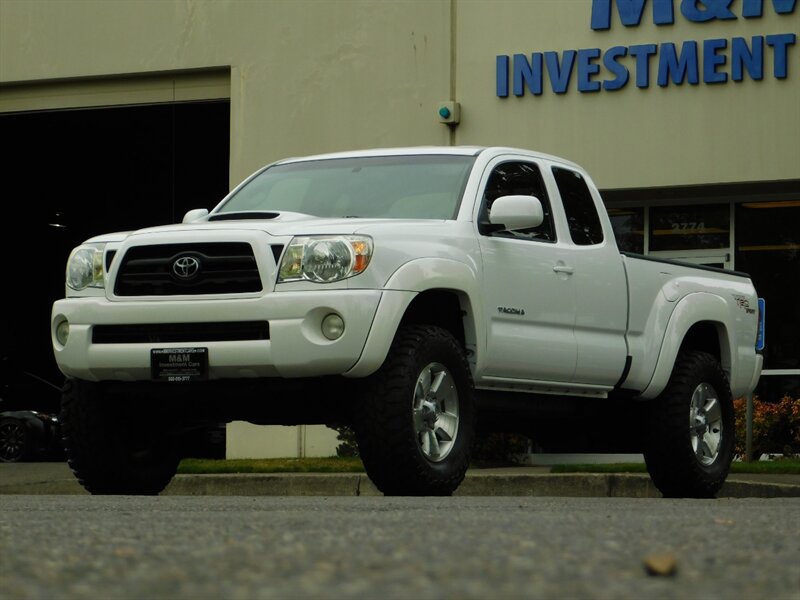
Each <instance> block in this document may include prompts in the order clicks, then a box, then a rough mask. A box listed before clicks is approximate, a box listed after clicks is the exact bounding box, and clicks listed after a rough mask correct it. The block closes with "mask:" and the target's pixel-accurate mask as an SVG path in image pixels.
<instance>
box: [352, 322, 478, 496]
mask: <svg viewBox="0 0 800 600" xmlns="http://www.w3.org/2000/svg"><path fill="white" fill-rule="evenodd" d="M355 429H356V437H357V439H358V447H359V452H360V454H361V458H362V460H363V461H364V466H365V468H366V470H367V474H368V475H369V477H370V479H371V480H372V482H373V483H374V484H375V485H376V487H377V488H378V489H379V490H380V491H382V492H383V493H384V494H386V495H407V496H449V495H450V494H452V493H453V492H454V491H455V490H456V488H458V486H459V485H460V484H461V482H462V481H463V479H464V474H465V473H466V470H467V467H468V466H469V459H470V454H471V452H472V446H473V443H474V436H475V433H474V432H475V400H474V393H473V388H472V377H471V374H470V371H469V366H468V364H467V360H466V358H465V355H464V350H463V348H462V347H461V345H460V344H459V343H458V342H457V341H456V340H455V338H454V337H453V336H452V335H451V334H450V333H449V332H448V331H446V330H444V329H442V328H440V327H435V326H429V325H412V326H404V327H401V328H400V330H399V331H398V333H397V335H396V337H395V340H394V342H393V344H392V348H391V349H390V351H389V355H388V357H387V358H386V361H385V362H384V364H383V366H382V367H381V368H380V370H379V371H378V372H377V373H375V375H373V376H372V377H371V378H370V380H369V381H368V382H367V385H366V386H365V391H364V393H363V394H362V395H361V397H360V399H359V401H358V404H357V409H356V415H355Z"/></svg>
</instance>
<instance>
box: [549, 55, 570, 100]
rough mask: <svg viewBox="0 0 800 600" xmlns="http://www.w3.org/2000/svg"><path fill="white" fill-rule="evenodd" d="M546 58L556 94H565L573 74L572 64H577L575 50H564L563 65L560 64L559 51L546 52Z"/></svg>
mask: <svg viewBox="0 0 800 600" xmlns="http://www.w3.org/2000/svg"><path fill="white" fill-rule="evenodd" d="M544 60H545V62H546V63H547V74H548V75H549V76H550V85H551V86H552V88H553V91H554V92H555V93H556V94H564V93H565V92H566V91H567V87H568V86H569V78H570V77H571V76H572V66H573V65H574V64H575V50H564V58H563V60H562V62H561V65H559V64H558V52H545V53H544Z"/></svg>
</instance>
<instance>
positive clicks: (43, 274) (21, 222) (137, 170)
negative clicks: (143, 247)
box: [0, 100, 230, 412]
mask: <svg viewBox="0 0 800 600" xmlns="http://www.w3.org/2000/svg"><path fill="white" fill-rule="evenodd" d="M229 115H230V102H229V101H228V100H224V101H206V102H191V103H175V104H157V105H144V106H125V107H113V108H97V109H81V110H61V111H47V112H29V113H6V114H0V135H1V136H2V137H0V139H2V142H3V146H4V148H5V152H4V155H5V158H4V165H3V167H4V169H3V171H4V176H3V178H2V205H3V206H2V218H0V248H2V252H3V257H4V263H5V265H6V266H5V272H4V274H3V284H2V296H3V301H4V305H5V306H6V315H5V318H4V319H3V321H4V323H3V325H2V338H1V339H2V346H1V347H0V360H2V363H0V368H1V369H2V371H1V372H0V398H2V400H3V406H0V410H8V409H11V408H15V409H17V408H18V409H26V410H40V411H44V412H48V411H54V410H56V408H57V403H58V399H59V395H58V393H57V391H56V390H55V388H54V387H53V386H60V385H61V383H62V381H63V376H62V375H61V374H60V373H59V371H58V369H57V368H56V365H55V361H54V359H53V356H52V349H51V345H50V323H49V320H50V309H51V305H52V303H53V301H54V300H56V299H57V298H62V297H63V296H64V269H65V265H66V260H67V257H68V256H69V252H70V250H71V249H72V248H73V247H74V246H76V245H78V244H80V243H81V242H82V241H84V240H85V239H87V238H89V237H92V236H94V235H98V234H102V233H107V232H112V231H127V230H132V229H138V228H141V227H146V226H151V225H163V224H167V223H175V222H179V221H180V220H181V219H182V218H183V214H184V213H185V212H186V211H187V210H189V209H192V208H211V207H213V206H214V205H215V204H216V203H217V202H219V200H220V199H222V197H223V196H224V195H225V194H226V193H227V192H228V173H229V153H230V123H229Z"/></svg>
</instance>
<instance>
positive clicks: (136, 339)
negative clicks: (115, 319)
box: [92, 321, 269, 344]
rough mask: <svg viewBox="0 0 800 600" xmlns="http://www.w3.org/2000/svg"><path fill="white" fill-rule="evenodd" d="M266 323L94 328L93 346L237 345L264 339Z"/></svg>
mask: <svg viewBox="0 0 800 600" xmlns="http://www.w3.org/2000/svg"><path fill="white" fill-rule="evenodd" d="M268 339H269V322H268V321H233V322H219V323H157V324H144V325H140V324H136V325H95V326H94V327H93V328H92V343H93V344H149V343H157V344H161V343H168V342H177V343H183V342H187V343H188V342H191V343H195V342H238V341H242V340H268Z"/></svg>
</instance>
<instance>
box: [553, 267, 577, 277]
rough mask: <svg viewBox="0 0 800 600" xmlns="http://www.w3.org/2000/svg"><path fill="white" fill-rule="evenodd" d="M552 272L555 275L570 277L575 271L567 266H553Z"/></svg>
mask: <svg viewBox="0 0 800 600" xmlns="http://www.w3.org/2000/svg"><path fill="white" fill-rule="evenodd" d="M553 271H555V272H556V273H566V274H567V275H572V273H573V272H574V271H575V269H573V268H572V267H568V266H567V265H555V266H554V267H553Z"/></svg>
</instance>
